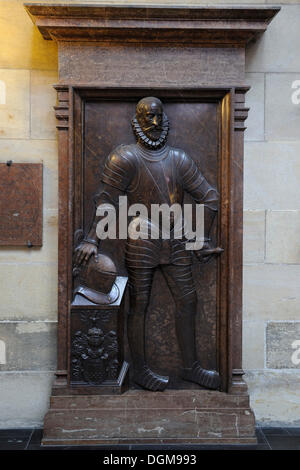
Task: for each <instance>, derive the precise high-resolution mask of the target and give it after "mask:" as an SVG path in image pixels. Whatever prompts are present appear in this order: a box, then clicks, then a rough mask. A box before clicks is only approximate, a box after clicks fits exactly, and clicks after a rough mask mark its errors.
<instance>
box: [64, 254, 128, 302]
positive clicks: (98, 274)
mask: <svg viewBox="0 0 300 470" xmlns="http://www.w3.org/2000/svg"><path fill="white" fill-rule="evenodd" d="M116 277H117V269H116V266H115V263H114V262H113V261H112V259H111V258H109V257H108V256H106V255H103V254H98V255H97V256H92V257H91V258H90V259H89V261H88V263H87V264H86V265H82V266H81V267H80V270H79V273H78V277H77V280H76V284H77V287H75V289H74V295H76V294H80V295H81V296H83V297H85V298H86V299H88V300H89V301H90V302H93V303H94V304H100V305H101V304H102V305H105V304H111V303H113V302H115V301H116V300H117V298H118V297H119V289H118V287H117V285H116V284H115V280H116ZM75 303H76V304H77V302H75ZM73 304H74V302H73ZM80 304H81V305H82V302H80Z"/></svg>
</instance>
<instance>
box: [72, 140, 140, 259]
mask: <svg viewBox="0 0 300 470" xmlns="http://www.w3.org/2000/svg"><path fill="white" fill-rule="evenodd" d="M131 160H132V155H131V154H130V152H128V151H126V147H125V146H120V147H118V148H117V149H115V150H114V151H113V152H112V153H111V154H110V155H109V156H108V158H107V160H106V162H105V166H104V170H103V173H102V177H101V180H102V183H103V188H102V190H101V191H100V192H99V193H98V194H96V196H95V197H94V216H93V222H92V225H91V227H90V230H89V232H88V235H87V236H86V238H84V240H83V241H82V242H81V243H80V244H79V245H78V246H77V247H76V249H75V263H76V264H81V263H82V262H83V263H86V262H87V261H88V260H89V258H90V257H91V256H92V255H97V253H98V245H99V238H98V236H97V225H98V223H99V222H100V221H101V219H103V217H104V215H100V216H99V215H97V208H98V207H99V206H100V205H104V206H106V207H108V208H109V207H110V208H111V207H113V208H117V207H118V204H119V196H120V195H123V194H124V193H125V191H126V189H127V187H128V186H129V184H130V181H131V179H132V177H133V175H134V165H133V162H132V161H131Z"/></svg>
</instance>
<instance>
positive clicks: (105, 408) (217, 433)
mask: <svg viewBox="0 0 300 470" xmlns="http://www.w3.org/2000/svg"><path fill="white" fill-rule="evenodd" d="M254 425H255V419H254V415H253V412H252V410H251V409H250V407H249V400H248V397H247V396H243V395H228V394H226V393H221V392H213V391H206V390H167V391H165V392H163V393H156V394H154V393H152V392H146V391H142V390H130V391H128V392H126V393H124V394H123V395H121V396H119V395H117V396H109V395H102V396H98V395H90V396H73V397H70V396H65V397H62V396H60V397H59V396H56V397H52V398H51V406H50V410H49V411H48V413H47V415H46V417H45V432H44V438H43V444H44V445H80V444H83V445H87V444H163V443H165V444H180V443H185V444H201V443H202V444H228V443H231V444H255V443H256V438H255V436H254V433H253V430H254Z"/></svg>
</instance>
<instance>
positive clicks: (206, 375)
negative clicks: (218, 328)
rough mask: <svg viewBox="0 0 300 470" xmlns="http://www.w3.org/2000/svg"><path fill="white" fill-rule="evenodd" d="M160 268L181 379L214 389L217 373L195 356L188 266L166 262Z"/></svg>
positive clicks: (193, 295)
mask: <svg viewBox="0 0 300 470" xmlns="http://www.w3.org/2000/svg"><path fill="white" fill-rule="evenodd" d="M162 271H163V274H164V276H165V279H166V281H167V284H168V286H169V288H170V290H171V292H172V295H173V299H174V301H175V304H176V312H175V327H176V335H177V339H178V343H179V347H180V350H181V354H182V359H183V370H182V378H183V379H184V380H188V381H190V382H195V383H197V384H199V385H201V386H203V387H205V388H210V389H213V390H215V389H217V388H218V387H219V384H220V377H219V374H218V372H216V371H210V370H205V369H203V368H202V367H201V365H200V362H199V361H197V356H196V338H195V314H196V308H197V295H196V291H195V287H194V283H193V276H192V269H191V265H179V266H176V265H166V266H162Z"/></svg>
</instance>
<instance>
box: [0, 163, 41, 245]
mask: <svg viewBox="0 0 300 470" xmlns="http://www.w3.org/2000/svg"><path fill="white" fill-rule="evenodd" d="M0 187H1V193H2V197H1V202H0V245H2V246H22V245H23V246H28V247H31V246H42V244H43V165H42V164H41V163H13V162H12V161H8V162H7V163H0Z"/></svg>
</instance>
